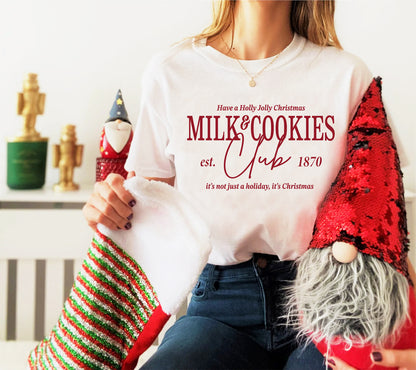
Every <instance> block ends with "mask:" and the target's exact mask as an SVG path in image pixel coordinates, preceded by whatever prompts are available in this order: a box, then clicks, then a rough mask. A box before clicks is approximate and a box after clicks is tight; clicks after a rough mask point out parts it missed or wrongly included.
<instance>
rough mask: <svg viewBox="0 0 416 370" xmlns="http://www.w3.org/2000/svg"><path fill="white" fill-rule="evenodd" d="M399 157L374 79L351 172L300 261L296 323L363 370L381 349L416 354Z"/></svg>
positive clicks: (342, 175) (351, 151) (355, 123)
mask: <svg viewBox="0 0 416 370" xmlns="http://www.w3.org/2000/svg"><path fill="white" fill-rule="evenodd" d="M407 252H408V239H407V225H406V211H405V202H404V190H403V183H402V173H401V171H400V164H399V157H398V155H397V150H396V146H395V144H394V141H393V137H392V132H391V129H390V127H389V125H388V122H387V118H386V113H385V110H384V107H383V103H382V99H381V78H380V77H378V78H375V79H373V81H372V83H371V84H370V86H369V88H368V90H367V92H366V93H365V95H364V97H363V98H362V101H361V104H360V106H359V107H358V110H357V112H356V114H355V116H354V118H353V120H352V122H351V123H350V125H349V127H348V138H347V154H346V158H345V161H344V164H343V166H342V168H341V170H340V172H339V173H338V176H337V178H336V179H335V181H334V183H333V184H332V187H331V189H330V190H329V192H328V194H327V195H326V197H325V199H324V201H323V203H322V204H321V206H320V209H319V211H318V216H317V219H316V222H315V227H314V233H313V237H312V241H311V243H310V245H309V250H308V251H307V252H306V253H304V255H303V256H302V257H301V258H300V259H299V262H298V272H297V277H296V281H295V284H294V286H293V287H292V291H291V296H290V302H289V318H291V319H292V320H293V322H292V323H294V324H295V325H296V326H297V328H298V329H299V332H300V333H301V334H304V335H305V336H306V337H308V338H309V339H310V340H313V341H314V343H315V344H316V345H317V348H318V349H319V350H320V351H321V353H322V354H324V355H329V356H335V357H338V358H341V359H343V360H344V361H345V362H347V363H349V364H350V365H351V366H353V367H355V368H357V369H369V368H371V369H385V368H384V367H381V366H373V365H372V362H371V360H370V353H371V352H373V351H376V350H377V349H378V348H381V347H384V348H397V349H408V348H416V335H415V333H416V299H415V294H414V291H413V283H412V281H411V280H410V277H409V273H408V266H407V260H406V258H407Z"/></svg>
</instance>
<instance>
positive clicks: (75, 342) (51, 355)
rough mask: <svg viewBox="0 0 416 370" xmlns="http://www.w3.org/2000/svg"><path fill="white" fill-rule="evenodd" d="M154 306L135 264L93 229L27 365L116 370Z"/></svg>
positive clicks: (151, 293)
mask: <svg viewBox="0 0 416 370" xmlns="http://www.w3.org/2000/svg"><path fill="white" fill-rule="evenodd" d="M158 306H159V302H158V299H157V297H156V294H155V292H154V290H153V288H152V286H151V284H150V282H149V280H148V279H147V277H146V275H145V273H144V272H143V270H142V269H141V267H140V266H139V264H138V263H137V262H136V261H135V260H134V259H132V258H131V257H130V256H129V255H128V254H127V253H125V252H124V251H123V250H122V249H121V248H120V247H119V246H117V245H116V244H115V243H114V242H113V241H112V240H111V239H109V238H107V237H106V236H105V235H103V234H101V233H100V232H99V231H97V232H96V233H95V235H94V238H93V241H92V243H91V247H90V249H89V250H88V255H87V257H86V259H85V261H84V263H83V265H82V268H81V271H80V273H79V274H78V276H77V278H76V280H75V283H74V286H73V287H72V290H71V293H70V295H69V297H68V299H67V300H66V302H65V305H64V308H63V310H62V313H61V315H60V317H59V320H58V323H57V324H56V325H55V327H54V328H53V330H52V333H51V334H50V336H49V337H48V338H46V339H44V340H43V341H42V342H41V343H40V344H39V345H38V346H37V347H36V348H35V349H34V350H33V351H32V352H31V353H30V356H29V364H30V368H31V369H119V368H121V367H122V365H123V361H124V360H125V359H126V357H127V355H128V354H129V351H130V350H131V349H132V347H133V345H134V344H135V343H136V341H137V340H138V338H139V336H140V334H141V333H142V331H143V329H144V328H145V325H146V324H147V323H148V321H149V319H150V317H151V316H152V314H153V313H154V312H155V310H156V308H157V307H158ZM155 316H158V314H157V315H155ZM153 321H155V320H153ZM136 347H137V346H136ZM130 357H131V355H130Z"/></svg>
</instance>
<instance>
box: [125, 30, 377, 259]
mask: <svg viewBox="0 0 416 370" xmlns="http://www.w3.org/2000/svg"><path fill="white" fill-rule="evenodd" d="M271 59H273V57H271V58H266V59H261V60H247V61H242V63H244V66H245V67H246V69H247V70H248V71H249V72H250V73H252V74H255V73H256V72H257V71H259V70H261V69H262V68H263V67H264V66H265V65H266V64H268V63H269V62H270V60H271ZM371 79H372V75H371V73H370V72H369V70H368V69H367V67H366V66H365V64H364V63H363V62H362V61H361V60H360V59H358V58H357V57H355V56H354V55H351V54H349V53H347V52H345V51H342V50H338V49H336V48H334V47H320V46H317V45H315V44H313V43H311V42H309V41H307V40H306V39H305V38H303V37H301V36H299V35H298V34H295V35H294V38H293V40H292V42H291V43H290V45H289V46H288V47H287V48H286V49H285V50H284V51H283V52H282V53H281V55H280V56H279V57H278V58H277V59H276V61H275V62H274V63H273V64H272V65H270V67H268V69H266V70H265V71H264V72H263V73H262V74H261V75H260V76H258V77H257V78H256V83H257V85H256V86H255V87H250V86H249V84H248V81H249V78H248V76H247V75H246V73H245V72H244V71H243V70H242V69H241V67H240V65H239V64H238V62H237V61H236V60H235V59H233V58H230V57H227V56H226V55H224V54H222V53H220V52H219V51H217V50H216V49H214V48H212V47H210V46H207V45H206V39H202V40H199V41H195V40H193V41H191V40H186V41H184V42H182V43H180V44H178V45H176V46H174V47H172V48H171V49H169V50H168V51H167V52H164V53H162V54H159V55H157V56H155V57H154V58H153V59H152V61H151V62H150V64H149V66H148V68H147V70H146V73H145V75H144V78H143V96H142V101H141V111H140V116H139V120H138V124H137V127H136V129H135V137H134V138H133V142H132V146H131V151H130V156H129V158H128V160H127V163H126V169H127V170H129V171H136V173H137V174H138V175H142V176H145V177H173V176H175V177H176V186H177V188H178V189H179V190H180V191H181V192H182V193H183V194H184V195H185V196H187V197H188V198H189V199H190V200H191V201H192V202H193V204H195V205H196V206H197V207H198V209H199V210H200V212H201V214H202V215H203V216H204V218H205V220H206V221H207V223H208V225H209V227H210V230H211V241H212V244H213V251H212V253H211V255H210V260H209V262H210V263H213V264H219V265H227V264H234V263H238V262H242V261H245V260H248V259H249V258H250V257H251V255H252V253H254V252H259V253H268V254H277V255H278V256H279V257H280V258H281V259H294V258H296V257H298V256H299V255H300V254H302V253H303V252H304V251H305V250H306V249H307V247H308V244H309V241H310V240H311V236H312V231H313V225H314V221H315V218H316V213H317V208H318V206H319V204H320V203H321V201H322V200H323V198H324V196H325V194H326V193H327V191H328V190H329V188H330V185H331V183H332V181H333V180H334V179H335V176H336V174H337V173H338V171H339V169H340V167H341V164H342V162H343V160H344V157H345V151H346V130H347V126H348V123H349V122H350V120H351V119H352V117H353V115H354V113H355V110H356V108H357V107H358V104H359V102H360V101H361V97H362V96H363V94H364V92H365V91H366V89H367V87H368V85H369V83H370V81H371Z"/></svg>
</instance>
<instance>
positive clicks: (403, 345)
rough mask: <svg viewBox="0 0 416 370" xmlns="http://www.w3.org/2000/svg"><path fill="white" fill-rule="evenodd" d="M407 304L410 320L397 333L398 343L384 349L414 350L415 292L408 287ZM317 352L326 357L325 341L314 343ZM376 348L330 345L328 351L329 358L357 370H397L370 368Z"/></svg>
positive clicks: (415, 324) (415, 340) (415, 329)
mask: <svg viewBox="0 0 416 370" xmlns="http://www.w3.org/2000/svg"><path fill="white" fill-rule="evenodd" d="M409 302H410V310H409V311H410V312H409V314H410V319H409V320H407V321H406V323H405V324H404V326H403V327H402V329H401V330H400V331H399V333H397V337H398V342H397V343H396V344H395V345H392V344H391V343H390V344H389V343H386V344H385V345H384V346H383V347H384V348H387V349H389V348H395V349H410V348H416V298H415V292H414V291H413V289H412V288H411V287H409ZM315 344H316V347H317V348H318V350H319V351H320V352H321V353H322V354H323V355H326V353H327V348H328V344H327V342H325V341H322V342H319V343H315ZM377 350H378V348H375V347H372V346H371V345H367V346H364V347H352V348H351V349H349V350H347V349H345V344H343V343H342V344H337V345H334V344H331V346H330V350H329V356H335V357H338V358H340V359H341V360H343V361H345V362H346V363H348V364H349V365H351V366H353V367H355V368H356V369H358V370H365V369H370V368H371V370H393V369H397V368H392V367H389V368H387V367H384V366H379V365H375V366H373V367H372V361H371V358H370V354H371V352H374V351H377Z"/></svg>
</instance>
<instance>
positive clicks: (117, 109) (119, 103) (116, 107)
mask: <svg viewBox="0 0 416 370" xmlns="http://www.w3.org/2000/svg"><path fill="white" fill-rule="evenodd" d="M116 119H120V120H122V121H124V122H127V123H130V124H131V122H130V120H129V115H128V114H127V110H126V107H125V106H124V100H123V95H121V90H120V89H119V90H118V92H117V95H116V98H115V100H114V103H113V106H112V108H111V111H110V117H109V118H108V119H107V121H106V122H111V121H115V120H116Z"/></svg>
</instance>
